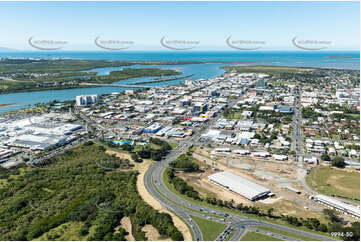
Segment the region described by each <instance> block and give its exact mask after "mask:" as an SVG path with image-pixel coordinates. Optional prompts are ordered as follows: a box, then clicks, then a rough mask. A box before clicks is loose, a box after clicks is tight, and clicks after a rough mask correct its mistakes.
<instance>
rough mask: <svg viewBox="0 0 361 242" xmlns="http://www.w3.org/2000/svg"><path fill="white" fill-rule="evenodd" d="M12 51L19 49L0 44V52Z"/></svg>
mask: <svg viewBox="0 0 361 242" xmlns="http://www.w3.org/2000/svg"><path fill="white" fill-rule="evenodd" d="M13 51H19V50H16V49H10V48H5V47H1V46H0V52H13Z"/></svg>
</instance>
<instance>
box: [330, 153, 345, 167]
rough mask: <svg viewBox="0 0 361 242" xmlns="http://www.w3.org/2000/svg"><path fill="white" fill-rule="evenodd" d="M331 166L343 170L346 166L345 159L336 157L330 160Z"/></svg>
mask: <svg viewBox="0 0 361 242" xmlns="http://www.w3.org/2000/svg"><path fill="white" fill-rule="evenodd" d="M331 165H332V166H335V167H338V168H344V167H345V166H346V163H345V159H344V158H343V157H340V156H336V157H334V158H333V159H332V161H331Z"/></svg>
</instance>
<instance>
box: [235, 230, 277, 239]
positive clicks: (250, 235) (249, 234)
mask: <svg viewBox="0 0 361 242" xmlns="http://www.w3.org/2000/svg"><path fill="white" fill-rule="evenodd" d="M241 241H280V240H279V239H276V238H273V237H271V236H267V235H263V234H259V233H256V232H247V234H246V235H245V236H243V238H242V239H241Z"/></svg>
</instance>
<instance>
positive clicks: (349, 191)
mask: <svg viewBox="0 0 361 242" xmlns="http://www.w3.org/2000/svg"><path fill="white" fill-rule="evenodd" d="M306 181H307V184H308V185H309V186H311V187H312V188H313V189H315V190H316V191H318V192H320V193H322V194H325V195H332V194H335V195H340V196H346V197H351V198H358V199H359V198H360V174H359V173H358V172H349V171H346V170H341V169H337V168H331V167H319V168H318V169H312V171H311V172H310V174H309V175H308V176H307V178H306Z"/></svg>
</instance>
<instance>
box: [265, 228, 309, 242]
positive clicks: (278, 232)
mask: <svg viewBox="0 0 361 242" xmlns="http://www.w3.org/2000/svg"><path fill="white" fill-rule="evenodd" d="M258 228H259V229H262V230H266V231H270V232H274V233H276V234H282V235H285V236H290V237H293V238H295V239H301V240H304V241H314V240H315V239H312V238H309V237H306V236H302V235H298V234H293V233H289V232H285V231H282V230H277V229H274V228H269V227H263V226H259V227H258Z"/></svg>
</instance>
